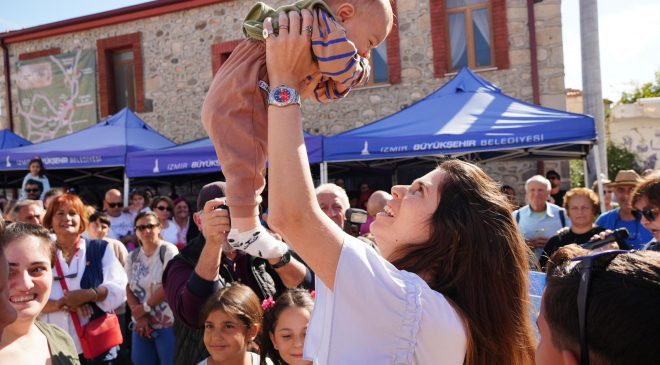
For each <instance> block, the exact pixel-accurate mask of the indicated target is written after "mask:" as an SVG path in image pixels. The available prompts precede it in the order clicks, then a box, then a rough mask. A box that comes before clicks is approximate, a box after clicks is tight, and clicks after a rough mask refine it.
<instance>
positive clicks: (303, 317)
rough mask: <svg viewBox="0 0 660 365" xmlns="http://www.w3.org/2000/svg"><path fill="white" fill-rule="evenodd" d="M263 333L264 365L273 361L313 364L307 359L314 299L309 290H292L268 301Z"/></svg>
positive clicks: (265, 308) (284, 363) (299, 364)
mask: <svg viewBox="0 0 660 365" xmlns="http://www.w3.org/2000/svg"><path fill="white" fill-rule="evenodd" d="M262 307H263V309H264V320H263V328H262V330H261V331H262V334H261V365H267V364H268V359H271V360H272V361H273V363H274V364H275V365H312V362H311V361H307V360H304V359H303V357H302V356H303V345H304V343H305V334H306V333H307V324H308V323H309V319H310V318H311V316H312V310H313V309H314V299H313V298H312V296H311V295H310V293H309V292H308V291H307V290H304V289H289V290H287V291H285V292H284V293H282V295H280V296H279V297H278V298H277V301H274V300H273V299H272V298H268V299H266V300H264V302H263V304H262Z"/></svg>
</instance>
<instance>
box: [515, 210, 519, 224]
mask: <svg viewBox="0 0 660 365" xmlns="http://www.w3.org/2000/svg"><path fill="white" fill-rule="evenodd" d="M516 223H520V210H518V211H517V212H516Z"/></svg>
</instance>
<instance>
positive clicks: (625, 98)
mask: <svg viewBox="0 0 660 365" xmlns="http://www.w3.org/2000/svg"><path fill="white" fill-rule="evenodd" d="M656 96H660V71H656V73H655V83H653V82H647V83H645V84H643V85H641V86H637V87H635V89H634V90H633V91H632V92H630V93H627V92H625V91H624V92H623V94H622V95H621V100H619V102H620V103H621V104H632V103H634V102H636V101H637V100H638V99H643V98H653V97H656ZM608 154H609V151H608Z"/></svg>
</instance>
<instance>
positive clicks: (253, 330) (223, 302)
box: [198, 284, 273, 365]
mask: <svg viewBox="0 0 660 365" xmlns="http://www.w3.org/2000/svg"><path fill="white" fill-rule="evenodd" d="M201 318H202V321H203V322H204V346H205V347H206V350H207V351H208V352H209V354H211V356H209V357H207V358H206V359H204V360H202V361H201V362H200V363H199V364H198V365H219V364H222V365H259V364H264V363H263V362H261V360H260V357H259V355H257V354H256V353H254V352H250V351H249V349H250V348H251V347H254V341H255V338H256V337H257V335H258V334H259V328H260V327H261V319H262V310H261V306H260V305H259V298H258V297H257V295H256V294H254V292H253V291H252V289H250V288H249V287H247V286H245V285H242V284H234V285H230V286H228V287H225V288H223V289H221V290H220V291H218V292H217V293H215V294H213V295H212V296H211V297H210V298H209V299H208V300H207V301H206V303H205V304H204V307H203V308H202V317H201ZM265 364H267V365H273V363H272V362H271V361H270V360H266V362H265Z"/></svg>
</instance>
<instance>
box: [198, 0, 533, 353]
mask: <svg viewBox="0 0 660 365" xmlns="http://www.w3.org/2000/svg"><path fill="white" fill-rule="evenodd" d="M379 3H380V4H381V5H382V4H386V3H385V2H384V0H383V2H379ZM373 9H376V10H374V11H383V9H381V8H379V7H373ZM378 15H382V14H378ZM312 18H313V17H312V15H311V14H310V13H309V12H307V11H305V10H303V11H302V24H301V15H300V14H299V13H297V12H291V13H289V14H288V17H287V16H286V14H282V15H281V16H280V18H279V35H275V34H273V33H272V24H271V22H270V20H269V19H266V21H265V22H264V28H265V29H266V31H267V32H268V37H267V39H266V61H267V69H268V76H269V79H270V87H271V90H273V91H274V92H280V91H282V89H281V87H282V85H285V86H287V87H289V88H296V89H298V92H299V93H300V94H301V95H303V96H305V95H309V89H305V87H306V86H305V85H312V86H311V87H313V86H314V83H313V82H312V83H306V82H305V80H304V78H305V75H310V74H315V73H314V72H315V71H314V70H315V65H314V62H313V61H312V59H311V54H310V52H309V47H310V36H309V33H308V32H307V31H306V29H308V27H311V24H312ZM390 19H391V18H390ZM283 25H287V27H286V28H283ZM366 34H367V35H369V34H372V33H369V32H366ZM372 35H373V39H376V41H373V42H374V44H375V45H377V44H378V43H379V42H380V40H381V39H382V38H383V37H384V35H383V34H372ZM278 90H279V91H278ZM268 123H269V124H270V125H271V127H270V128H268V160H269V194H268V196H269V199H270V200H269V209H270V215H269V224H270V225H271V227H272V228H273V229H274V230H275V231H276V232H278V233H281V234H282V236H283V237H284V238H285V239H286V240H287V243H289V244H290V245H291V246H292V247H293V248H294V249H295V250H296V252H298V253H299V254H300V256H301V257H302V258H303V259H304V260H305V262H306V263H307V264H309V266H310V267H311V268H312V270H314V272H315V273H316V275H317V276H316V278H317V282H316V296H317V301H316V304H315V307H314V313H313V314H312V320H311V322H310V326H309V329H308V331H307V337H306V342H305V347H304V352H305V355H304V356H305V358H306V359H309V360H313V361H314V362H315V363H319V364H385V363H397V364H398V363H401V364H437V363H439V362H441V363H443V364H457V365H461V364H470V365H471V364H509V365H523V364H525V365H526V364H530V365H531V364H533V362H534V359H533V358H534V339H533V335H532V332H531V323H530V316H529V308H528V303H529V298H528V294H527V290H528V278H527V276H528V269H527V267H528V264H527V262H528V261H527V260H528V250H527V247H526V246H525V243H524V241H523V240H522V237H520V233H519V231H518V229H517V227H516V223H515V222H514V220H513V216H512V214H511V210H510V208H509V207H510V204H508V202H506V198H505V197H504V196H503V194H501V193H500V191H499V187H498V185H497V184H496V183H495V182H494V181H493V180H492V179H490V178H489V177H488V176H487V175H486V174H485V173H484V172H483V171H482V170H481V169H479V168H478V167H476V166H475V165H472V164H469V163H466V162H461V161H458V160H450V161H446V162H444V163H442V164H441V165H440V166H439V167H438V168H437V169H434V170H433V171H431V172H430V173H428V174H427V175H424V176H422V177H420V178H419V179H417V180H415V181H414V183H413V184H412V185H410V186H407V185H406V186H401V185H400V186H395V187H393V188H392V196H393V199H392V200H391V201H390V202H388V203H387V207H386V208H385V209H386V212H384V213H380V214H378V216H377V217H376V220H375V221H374V223H373V224H372V226H371V232H372V233H373V234H374V237H375V239H376V242H377V243H378V246H379V247H380V250H381V252H382V254H383V257H381V256H379V255H378V254H377V253H376V252H375V251H374V250H373V249H372V248H370V247H368V246H367V245H365V244H363V243H362V242H360V241H358V240H357V239H356V238H354V237H351V236H349V235H348V234H347V233H345V232H344V231H343V230H342V229H341V228H340V227H337V225H336V224H335V223H334V222H332V221H331V220H330V218H328V217H327V216H326V215H325V214H324V213H323V211H322V210H321V209H320V208H319V206H318V203H317V201H316V197H315V196H314V188H313V182H312V178H311V174H310V171H309V164H308V161H307V155H306V153H305V145H304V139H303V135H302V115H301V108H300V106H299V104H296V103H292V104H291V105H288V106H274V105H271V106H270V107H269V108H268ZM215 203H216V205H215V206H211V204H207V207H205V210H204V214H205V216H206V215H209V220H208V221H209V222H215V224H209V225H208V226H207V225H205V226H204V231H205V233H206V234H207V236H211V238H207V240H210V239H214V240H218V241H220V240H221V239H222V237H224V231H225V230H226V229H227V223H228V222H227V212H226V211H223V210H222V209H212V208H215V207H217V206H218V205H220V204H221V203H222V201H221V200H219V199H218V201H216V202H215ZM235 247H237V248H238V249H244V247H243V245H240V244H239V245H235ZM475 268H478V269H477V270H475ZM355 298H360V300H355Z"/></svg>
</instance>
